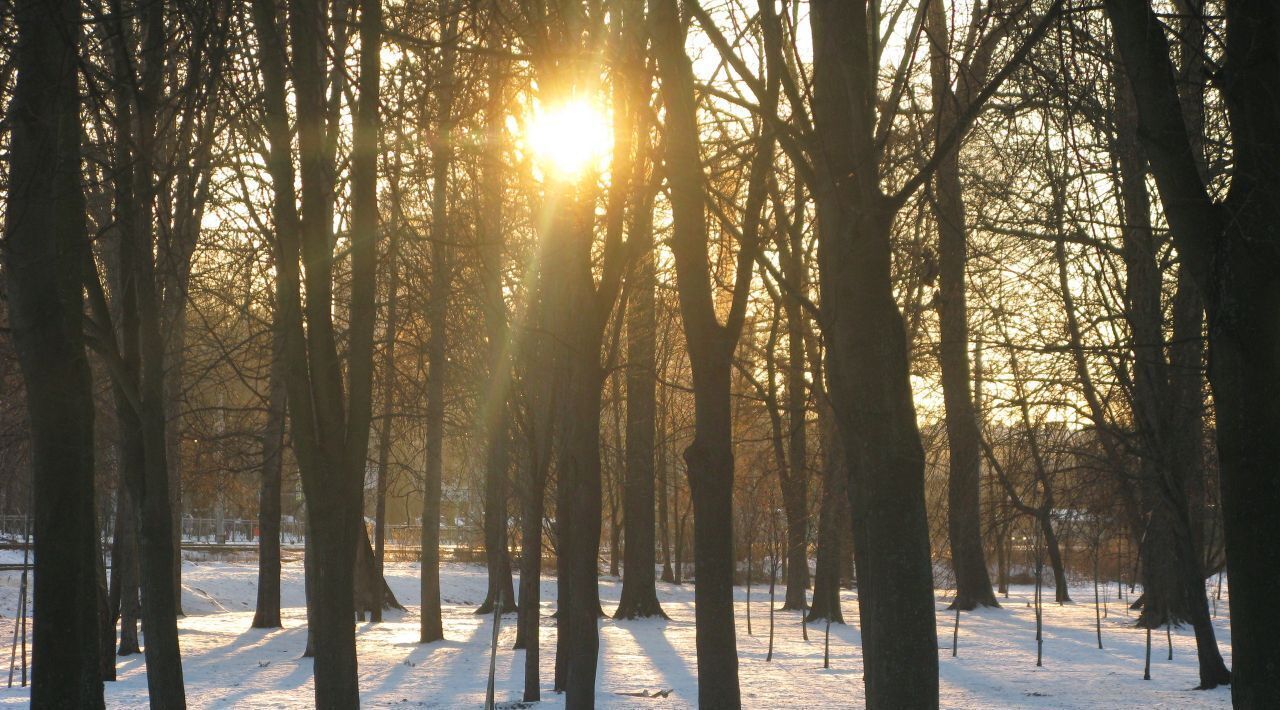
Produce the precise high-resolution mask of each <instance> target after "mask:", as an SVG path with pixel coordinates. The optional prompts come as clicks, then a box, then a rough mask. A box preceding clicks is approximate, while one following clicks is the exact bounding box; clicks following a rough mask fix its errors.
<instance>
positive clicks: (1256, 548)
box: [1106, 0, 1280, 707]
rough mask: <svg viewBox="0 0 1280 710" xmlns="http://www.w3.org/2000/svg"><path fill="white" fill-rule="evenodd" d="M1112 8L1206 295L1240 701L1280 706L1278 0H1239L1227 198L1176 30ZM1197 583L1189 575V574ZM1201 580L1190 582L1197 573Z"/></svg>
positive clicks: (1150, 143) (1163, 180)
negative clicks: (1178, 55)
mask: <svg viewBox="0 0 1280 710" xmlns="http://www.w3.org/2000/svg"><path fill="white" fill-rule="evenodd" d="M1106 6H1107V13H1108V15H1109V16H1110V18H1111V22H1112V27H1113V29H1114V31H1115V37H1116V46H1117V47H1118V48H1119V51H1120V54H1121V56H1122V57H1123V60H1124V68H1125V71H1126V72H1127V73H1128V75H1129V78H1130V85H1131V86H1132V88H1133V92H1134V97H1135V103H1136V105H1137V108H1138V119H1139V125H1140V126H1141V129H1142V130H1141V133H1140V135H1141V136H1142V138H1143V143H1144V148H1145V149H1146V151H1147V155H1148V158H1149V159H1150V162H1151V169H1152V174H1153V175H1154V176H1155V179H1156V185H1157V187H1158V188H1159V190H1160V196H1161V201H1162V203H1163V206H1164V209H1165V213H1166V215H1167V217H1168V220H1169V225H1170V227H1171V228H1172V233H1173V238H1174V240H1175V245H1176V246H1177V247H1178V250H1179V252H1180V257H1181V258H1182V260H1183V263H1184V265H1185V266H1186V268H1188V269H1190V270H1191V272H1192V275H1193V276H1194V278H1195V282H1196V285H1197V286H1198V287H1199V289H1200V292H1201V294H1202V295H1203V296H1204V298H1205V305H1206V310H1207V311H1208V316H1209V382H1210V384H1211V385H1212V388H1213V394H1214V402H1215V405H1216V409H1215V414H1216V417H1215V419H1216V422H1217V425H1218V428H1217V441H1218V458H1219V462H1220V477H1221V488H1222V508H1223V520H1224V528H1225V530H1224V532H1225V538H1226V552H1227V572H1228V574H1229V575H1230V578H1231V580H1232V585H1231V587H1232V589H1231V628H1232V635H1231V637H1232V659H1233V664H1234V669H1233V671H1234V672H1233V675H1232V679H1231V682H1232V701H1233V703H1234V704H1235V705H1236V706H1237V707H1270V706H1273V705H1276V704H1277V703H1280V647H1278V646H1277V645H1276V644H1275V643H1273V642H1272V641H1271V639H1274V637H1275V635H1276V634H1277V633H1280V619H1277V617H1276V615H1275V614H1273V613H1271V610H1270V598H1271V596H1272V594H1273V590H1274V589H1275V587H1276V585H1277V584H1280V579H1278V576H1280V571H1277V570H1280V550H1277V548H1276V547H1275V546H1274V545H1272V544H1271V543H1270V541H1271V540H1273V539H1275V538H1276V537H1277V536H1278V535H1280V515H1278V514H1277V512H1276V511H1277V510H1280V478H1277V477H1276V476H1275V475H1274V463H1275V461H1276V460H1277V459H1280V436H1278V435H1277V432H1280V263H1278V262H1280V260H1278V259H1277V257H1276V256H1275V251H1276V250H1275V248H1274V247H1275V244H1276V241H1277V234H1280V228H1278V227H1277V226H1278V225H1280V139H1277V134H1276V132H1275V130H1274V127H1275V125H1277V122H1280V100H1277V97H1276V96H1275V94H1274V92H1268V91H1264V90H1263V87H1266V86H1269V85H1270V84H1271V83H1272V82H1273V81H1274V77H1275V76H1276V74H1277V72H1280V32H1278V31H1277V29H1278V28H1280V17H1278V16H1277V14H1276V13H1275V11H1274V8H1270V7H1268V8H1266V9H1265V10H1264V9H1262V8H1259V7H1254V6H1252V5H1250V4H1249V3H1230V4H1228V5H1227V8H1226V15H1227V17H1226V20H1227V30H1226V60H1225V68H1224V70H1223V76H1225V77H1228V78H1227V80H1225V81H1224V83H1223V89H1222V90H1223V94H1224V97H1225V99H1226V105H1227V110H1228V115H1229V116H1230V119H1231V120H1230V123H1231V133H1232V136H1231V139H1232V148H1233V151H1234V155H1235V163H1234V164H1233V169H1232V176H1231V188H1230V191H1229V192H1228V195H1227V197H1226V199H1225V201H1224V202H1221V203H1219V202H1214V201H1213V200H1212V198H1211V197H1210V195H1209V193H1208V192H1207V191H1206V190H1205V187H1204V182H1203V176H1202V175H1201V174H1200V171H1199V169H1198V166H1197V162H1196V160H1195V157H1194V156H1195V150H1193V149H1192V144H1191V142H1190V141H1189V139H1188V135H1187V126H1186V120H1185V116H1184V113H1183V107H1182V105H1181V102H1180V100H1179V97H1178V88H1177V83H1176V78H1175V72H1174V69H1173V63H1172V60H1171V58H1170V50H1169V44H1168V40H1167V39H1166V37H1165V34H1164V28H1163V26H1162V24H1161V22H1160V20H1159V19H1158V18H1157V17H1156V15H1155V13H1154V11H1153V10H1152V8H1151V6H1150V5H1149V4H1147V3H1122V2H1117V1H1116V0H1108V2H1107V3H1106ZM1188 580H1189V576H1188ZM1188 586H1189V582H1188Z"/></svg>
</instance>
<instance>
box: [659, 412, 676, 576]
mask: <svg viewBox="0 0 1280 710" xmlns="http://www.w3.org/2000/svg"><path fill="white" fill-rule="evenodd" d="M660 401H661V408H660V410H659V411H660V412H661V421H663V422H666V421H667V410H668V405H667V395H666V390H665V389H664V390H663V393H662V398H661V400H660ZM668 436H670V434H669V433H668V430H666V429H665V428H664V430H663V440H662V441H659V442H658V443H657V449H658V450H657V455H658V464H657V468H658V471H657V475H658V545H659V546H660V547H661V548H662V581H664V582H667V583H674V582H675V581H676V577H675V572H674V571H673V570H672V568H671V567H672V565H671V510H670V508H671V506H670V505H669V504H668V502H669V499H670V493H671V483H670V478H669V476H668V471H669V470H670V469H669V467H668V462H667V442H666V441H665V439H666V437H668Z"/></svg>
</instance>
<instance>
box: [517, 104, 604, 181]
mask: <svg viewBox="0 0 1280 710" xmlns="http://www.w3.org/2000/svg"><path fill="white" fill-rule="evenodd" d="M526 140H527V141H528V145H529V149H530V150H531V151H532V152H533V155H534V157H535V158H536V160H537V164H538V167H539V169H541V170H542V171H543V172H544V173H546V174H548V175H550V176H551V177H553V178H555V179H559V180H575V179H578V178H580V177H582V176H583V175H585V174H587V173H588V172H589V171H601V170H603V169H604V167H605V163H606V161H607V159H608V156H609V149H610V147H611V144H612V139H611V135H610V130H609V121H608V119H607V117H606V116H605V114H604V112H603V111H601V110H600V109H598V108H597V107H595V106H593V105H592V104H591V103H589V102H587V101H584V100H581V99H575V100H572V101H567V102H564V103H560V104H555V105H552V106H547V107H544V108H542V109H539V110H538V111H536V112H535V113H534V115H533V119H532V121H531V122H530V124H529V127H528V130H527V134H526Z"/></svg>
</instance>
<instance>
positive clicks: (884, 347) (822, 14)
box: [806, 0, 1060, 708]
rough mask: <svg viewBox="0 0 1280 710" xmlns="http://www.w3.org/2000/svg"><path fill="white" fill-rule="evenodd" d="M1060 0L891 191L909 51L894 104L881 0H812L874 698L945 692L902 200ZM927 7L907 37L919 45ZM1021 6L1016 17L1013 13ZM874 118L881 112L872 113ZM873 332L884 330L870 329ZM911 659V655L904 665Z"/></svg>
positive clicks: (827, 283) (816, 145)
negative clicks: (895, 238)
mask: <svg viewBox="0 0 1280 710" xmlns="http://www.w3.org/2000/svg"><path fill="white" fill-rule="evenodd" d="M1059 7H1060V3H1059V2H1055V3H1054V4H1053V5H1051V9H1050V12H1049V13H1047V14H1046V15H1045V16H1044V17H1043V18H1042V19H1041V20H1040V21H1039V22H1038V23H1037V24H1036V25H1035V26H1034V27H1033V28H1032V30H1031V31H1030V32H1029V33H1028V34H1027V35H1026V36H1025V37H1024V38H1023V40H1022V43H1021V45H1020V46H1018V47H1017V48H1015V49H1014V51H1013V52H1012V53H1011V55H1010V59H1009V61H1008V62H1007V63H1006V64H1005V65H1004V66H1003V67H1002V68H1001V69H1000V70H999V71H997V72H995V73H994V75H993V76H992V77H991V78H990V79H989V80H988V81H987V82H986V83H985V84H984V85H983V87H982V89H980V90H979V91H976V92H975V93H974V100H973V101H972V102H970V104H969V105H968V106H966V107H965V108H964V110H963V112H962V113H960V114H959V115H958V117H957V119H956V120H955V122H954V124H953V126H952V130H951V131H950V132H948V133H947V134H946V135H943V136H939V137H938V138H937V140H936V141H934V150H933V154H932V155H931V156H930V158H929V159H928V160H927V162H926V163H925V164H924V166H923V167H922V168H921V169H920V170H919V171H918V172H916V173H915V174H914V175H911V176H910V177H908V178H907V179H906V180H905V181H903V182H902V183H900V185H901V186H900V187H899V188H898V189H897V190H896V191H893V192H886V191H885V189H884V187H883V185H882V181H883V178H884V173H885V170H886V168H885V146H886V144H887V139H888V137H889V136H890V135H892V131H893V130H894V128H893V126H894V121H895V120H896V118H897V112H898V105H897V103H898V101H899V100H900V99H901V94H900V91H901V89H900V87H901V85H902V81H903V79H902V75H903V73H904V72H905V71H906V69H907V62H906V61H903V62H902V63H901V64H900V66H899V69H898V72H897V75H896V78H895V80H894V82H893V86H894V87H899V88H895V89H894V90H893V92H894V93H893V94H892V95H891V96H890V97H889V98H890V100H889V101H888V102H887V104H884V105H883V108H882V109H881V111H880V114H879V116H877V108H878V107H880V106H881V101H880V96H879V88H878V87H879V83H878V75H879V63H880V60H881V53H882V47H883V45H882V43H881V41H880V21H881V17H880V8H879V4H878V3H873V2H868V3H852V4H850V3H840V2H834V1H833V0H822V1H821V2H815V3H813V7H812V15H811V18H810V27H811V29H812V33H813V47H814V49H813V52H814V54H813V64H814V67H813V71H814V90H813V117H814V127H815V134H814V141H813V143H812V148H811V152H812V159H811V160H810V161H809V165H810V166H812V167H811V168H810V169H809V170H807V171H806V172H808V174H809V176H810V178H811V181H812V182H813V184H814V196H815V200H816V203H817V210H818V262H819V263H818V266H819V280H820V285H821V295H822V317H823V332H824V335H825V336H826V345H827V351H826V354H827V380H828V386H829V391H830V396H831V403H832V408H833V410H834V413H835V415H836V420H837V422H838V425H839V429H840V432H841V436H842V437H843V439H844V442H843V443H844V450H845V454H846V456H847V460H848V464H849V483H850V485H849V504H850V508H851V512H852V517H853V545H854V555H855V557H856V559H857V563H858V582H859V616H860V617H861V619H862V639H863V649H864V658H865V663H866V668H865V670H866V694H867V706H868V707H870V708H890V707H892V708H936V707H937V706H938V654H937V629H936V626H935V623H934V614H933V570H932V565H931V560H930V552H929V530H928V521H927V519H926V513H925V500H924V452H923V449H922V446H921V442H920V432H919V430H918V428H917V424H916V414H915V405H914V402H913V400H912V393H911V382H910V379H909V371H908V352H907V341H906V328H905V325H904V323H903V319H902V314H901V312H900V311H899V310H898V305H897V303H896V301H895V300H894V281H893V276H892V273H891V262H892V257H893V245H892V241H891V239H890V233H891V231H892V228H893V223H894V219H895V218H896V216H897V214H898V212H899V210H901V208H902V207H903V205H904V204H905V203H906V201H907V199H908V198H910V197H911V195H913V194H914V193H915V191H916V190H918V189H919V188H920V187H922V186H923V185H924V183H926V182H928V181H929V180H930V179H931V178H932V176H933V174H934V172H935V171H936V170H937V169H938V167H939V164H940V163H941V162H942V161H943V160H944V159H945V158H946V156H948V155H949V154H950V153H951V152H952V151H954V149H955V147H956V144H957V142H958V140H959V138H960V136H961V135H962V134H963V132H964V131H965V130H966V129H967V128H968V127H969V125H970V124H971V123H972V121H973V119H974V117H975V116H976V114H977V111H978V110H979V109H980V108H981V107H982V105H983V104H984V103H985V101H986V99H987V98H988V97H989V96H990V95H991V94H992V93H994V91H995V90H996V89H997V88H998V87H999V85H1000V84H1001V83H1002V82H1003V81H1004V79H1005V78H1006V77H1007V76H1008V75H1009V73H1011V72H1012V70H1013V68H1014V67H1015V66H1017V65H1018V64H1019V63H1020V62H1021V60H1022V59H1023V57H1025V56H1026V54H1027V52H1028V51H1029V49H1030V47H1031V46H1033V45H1034V43H1035V42H1036V41H1037V40H1038V39H1039V38H1040V37H1041V36H1042V35H1043V33H1044V30H1045V29H1046V28H1047V26H1048V23H1049V21H1051V19H1052V18H1054V17H1056V15H1057V12H1058V10H1059ZM926 9H927V8H924V7H922V8H920V9H919V10H918V11H917V16H916V19H915V20H914V22H913V23H912V31H911V34H910V35H908V36H907V37H906V41H907V43H908V50H909V51H908V52H907V53H906V54H905V55H904V56H908V57H909V56H911V55H912V54H913V53H914V47H915V43H916V40H917V38H918V34H919V28H920V27H921V25H922V23H923V19H924V17H923V14H922V13H923V12H924V11H925V10H926ZM1018 14H1019V13H1015V14H1014V15H1012V16H1011V18H1010V19H1009V20H1007V21H1013V19H1014V18H1016V17H1017V15H1018ZM877 118H878V119H879V120H877ZM868 333H875V334H876V337H874V338H868V337H866V335H867V334H868ZM903 668H911V669H912V672H911V673H910V674H906V673H903V672H902V669H903Z"/></svg>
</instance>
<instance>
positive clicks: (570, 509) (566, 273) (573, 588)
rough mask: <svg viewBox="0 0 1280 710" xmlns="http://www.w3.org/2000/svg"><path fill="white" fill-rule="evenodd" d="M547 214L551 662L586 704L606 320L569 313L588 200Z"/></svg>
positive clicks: (582, 260)
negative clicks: (553, 543) (552, 408)
mask: <svg viewBox="0 0 1280 710" xmlns="http://www.w3.org/2000/svg"><path fill="white" fill-rule="evenodd" d="M566 203H567V204H565V205H563V206H562V207H561V208H559V209H557V210H556V213H555V214H554V215H553V216H552V223H551V228H550V230H549V231H548V236H549V242H550V244H551V245H550V246H548V247H547V249H548V250H549V251H550V252H551V253H550V254H548V255H547V257H546V260H547V262H548V272H547V275H548V281H547V283H546V285H547V286H548V287H549V289H550V292H549V294H548V295H549V297H550V299H551V300H550V304H551V308H552V311H551V313H553V314H554V315H553V316H552V317H553V322H554V323H555V326H554V327H555V330H554V333H555V335H554V336H553V338H552V339H551V340H550V341H549V342H550V343H551V347H552V353H553V355H552V360H553V363H554V367H555V368H556V370H555V372H556V375H555V377H554V381H555V382H556V386H557V388H558V398H557V400H556V402H557V404H556V406H557V408H558V409H559V426H558V428H557V432H558V443H559V447H558V449H557V459H556V461H557V476H558V478H557V481H556V521H557V523H558V525H559V527H558V529H557V543H558V545H557V553H558V555H559V561H560V562H559V564H560V571H561V572H560V575H559V576H558V578H557V587H558V589H559V593H558V595H557V614H558V616H557V619H558V626H559V633H558V634H557V639H556V659H557V661H556V662H557V665H559V666H561V667H562V668H563V689H564V691H565V706H566V707H570V708H582V707H592V706H593V705H594V702H595V679H596V666H597V660H598V659H597V657H598V655H599V647H600V636H599V632H598V629H597V623H596V620H597V618H598V614H599V610H600V602H599V590H598V586H597V581H596V580H597V574H598V570H597V559H598V555H599V548H600V533H601V529H600V528H601V508H602V505H601V480H600V473H601V471H600V406H601V387H602V385H603V383H604V373H603V371H602V368H601V366H600V349H601V340H602V337H603V334H604V332H603V328H604V323H603V321H602V320H601V319H589V320H587V322H584V319H582V318H580V317H578V316H576V315H575V314H574V313H573V305H571V304H581V303H590V302H591V300H592V299H593V296H594V288H595V287H594V281H593V276H592V271H591V250H590V245H591V239H592V230H591V220H590V213H589V212H587V211H586V210H587V209H588V207H587V203H586V202H585V201H583V200H581V199H573V198H569V199H566Z"/></svg>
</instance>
